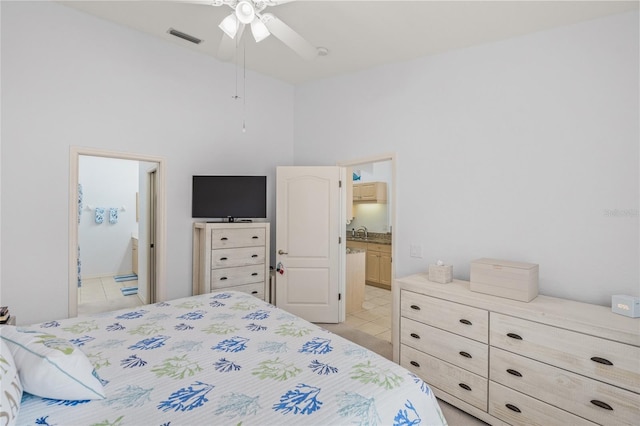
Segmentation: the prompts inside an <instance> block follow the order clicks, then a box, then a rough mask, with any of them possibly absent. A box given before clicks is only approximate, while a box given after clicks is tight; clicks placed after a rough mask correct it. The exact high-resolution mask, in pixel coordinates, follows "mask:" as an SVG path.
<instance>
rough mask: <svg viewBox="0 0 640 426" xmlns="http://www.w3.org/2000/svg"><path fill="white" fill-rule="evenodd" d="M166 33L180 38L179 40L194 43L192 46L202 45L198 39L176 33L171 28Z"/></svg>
mask: <svg viewBox="0 0 640 426" xmlns="http://www.w3.org/2000/svg"><path fill="white" fill-rule="evenodd" d="M167 32H168V33H169V34H171V35H173V36H176V37H180V38H181V39H183V40H187V41H190V42H191V43H194V44H200V43H202V40H200V39H199V38H196V37H194V36H192V35H189V34H185V33H183V32H182V31H178V30H175V29H173V28H169V30H168V31H167Z"/></svg>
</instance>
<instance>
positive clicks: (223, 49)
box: [218, 24, 244, 62]
mask: <svg viewBox="0 0 640 426" xmlns="http://www.w3.org/2000/svg"><path fill="white" fill-rule="evenodd" d="M243 32H244V24H240V26H239V27H238V32H237V33H236V37H235V38H231V37H229V36H228V35H226V34H224V33H222V39H220V44H219V45H218V59H220V60H221V61H225V62H227V61H229V60H231V58H233V55H234V54H235V53H236V40H240V38H241V37H242V33H243Z"/></svg>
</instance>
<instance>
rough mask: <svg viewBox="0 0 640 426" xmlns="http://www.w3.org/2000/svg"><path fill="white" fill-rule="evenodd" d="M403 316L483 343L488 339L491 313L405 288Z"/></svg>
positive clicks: (402, 294) (402, 304)
mask: <svg viewBox="0 0 640 426" xmlns="http://www.w3.org/2000/svg"><path fill="white" fill-rule="evenodd" d="M400 298H401V299H400V310H401V315H402V316H403V317H406V318H410V319H413V320H415V321H419V322H422V323H425V324H428V325H431V326H433V327H437V328H441V329H443V330H446V331H450V332H452V333H455V334H459V335H460V336H464V337H468V338H470V339H473V340H477V341H479V342H482V343H488V342H489V312H488V311H485V310H484V309H478V308H472V307H470V306H466V305H460V304H459V303H454V302H448V301H446V300H442V299H436V298H434V297H429V296H424V295H422V294H417V293H413V292H411V291H406V290H402V292H401V295H400Z"/></svg>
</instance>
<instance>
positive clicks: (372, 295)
mask: <svg viewBox="0 0 640 426" xmlns="http://www.w3.org/2000/svg"><path fill="white" fill-rule="evenodd" d="M338 165H339V166H343V167H346V168H347V173H348V174H349V170H351V173H352V174H351V175H350V178H353V177H354V174H353V172H354V171H355V178H356V179H358V178H360V179H362V180H360V181H358V180H355V181H352V180H351V179H347V182H348V183H347V185H348V187H347V191H350V190H351V189H352V187H351V185H352V184H353V183H356V184H357V183H358V182H367V183H370V182H373V181H381V182H382V183H384V184H386V187H387V201H386V203H385V204H384V205H382V204H380V203H362V204H353V205H352V206H351V207H352V211H351V216H352V219H351V221H350V222H348V223H347V231H348V233H347V234H348V235H347V245H348V246H352V245H355V246H356V247H358V248H359V249H360V250H365V252H366V261H365V265H366V266H365V268H366V270H367V271H366V273H365V276H366V280H365V282H366V285H365V292H364V302H363V303H362V309H361V310H360V311H358V312H353V313H352V314H351V315H347V320H346V323H347V325H349V326H351V327H353V328H356V329H358V330H360V331H363V332H365V333H367V334H371V335H373V336H375V337H377V338H379V339H382V340H386V341H389V342H393V338H394V336H393V334H394V323H395V321H397V320H396V318H395V316H394V315H393V312H396V309H397V308H396V307H395V304H396V303H399V300H400V299H399V293H398V294H397V295H396V293H397V289H395V288H394V286H393V285H390V286H389V285H386V284H384V285H383V284H382V283H383V282H384V283H386V282H387V280H388V283H389V284H392V283H393V278H394V277H395V265H394V262H393V258H394V257H395V254H396V253H397V247H396V241H395V236H396V211H395V206H396V202H395V187H396V160H395V155H394V154H384V155H379V156H372V157H367V158H362V159H356V160H348V161H341V162H338ZM354 206H355V207H354ZM347 216H349V211H348V212H347ZM352 228H354V231H355V229H359V230H360V233H359V236H361V237H363V236H364V230H365V229H366V232H367V235H368V236H369V237H373V238H369V239H368V241H356V242H355V244H354V242H352V241H349V240H350V238H349V237H350V232H349V231H350V230H351V229H352ZM382 241H383V242H384V244H379V243H380V242H382ZM370 243H371V244H370ZM389 243H390V244H389ZM368 248H371V250H368ZM378 250H380V251H378ZM387 250H388V251H389V253H390V259H389V258H388V257H389V254H385V253H384V252H386V251H387ZM384 256H387V259H386V261H387V262H389V263H390V265H388V266H389V267H390V268H389V269H390V277H389V278H387V279H385V280H382V278H381V277H382V276H381V275H379V273H380V271H382V270H383V268H382V260H381V259H382V257H384ZM347 263H348V261H347ZM379 268H381V269H379ZM372 270H373V271H372ZM386 273H387V274H389V271H387V272H386ZM376 274H378V275H376ZM389 287H390V290H388V288H389Z"/></svg>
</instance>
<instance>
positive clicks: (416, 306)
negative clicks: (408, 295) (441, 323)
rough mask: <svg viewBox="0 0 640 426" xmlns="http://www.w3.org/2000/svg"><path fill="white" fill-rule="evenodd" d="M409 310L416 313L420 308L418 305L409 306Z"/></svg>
mask: <svg viewBox="0 0 640 426" xmlns="http://www.w3.org/2000/svg"><path fill="white" fill-rule="evenodd" d="M411 309H415V310H416V311H419V310H420V306H418V305H411Z"/></svg>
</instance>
